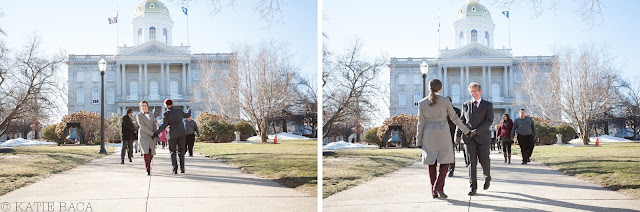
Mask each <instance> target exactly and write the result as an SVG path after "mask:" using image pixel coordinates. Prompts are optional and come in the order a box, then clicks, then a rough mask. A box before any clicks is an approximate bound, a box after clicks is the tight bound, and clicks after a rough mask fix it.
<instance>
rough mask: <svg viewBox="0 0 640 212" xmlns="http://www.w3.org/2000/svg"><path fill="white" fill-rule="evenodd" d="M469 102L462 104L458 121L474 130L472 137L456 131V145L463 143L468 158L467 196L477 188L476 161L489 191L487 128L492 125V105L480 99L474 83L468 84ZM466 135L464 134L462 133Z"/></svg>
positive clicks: (479, 93)
mask: <svg viewBox="0 0 640 212" xmlns="http://www.w3.org/2000/svg"><path fill="white" fill-rule="evenodd" d="M469 94H470V95H471V98H472V99H471V100H469V101H467V102H465V103H464V104H462V116H461V117H460V119H461V120H462V122H464V123H465V125H466V126H468V128H469V129H471V130H475V132H476V133H475V134H473V135H463V132H464V131H462V130H461V129H460V128H458V129H457V131H456V143H459V142H460V140H462V141H464V148H465V149H466V151H467V157H469V162H470V166H469V183H470V184H471V186H470V187H471V190H470V191H469V193H468V195H469V196H473V195H475V194H476V191H477V188H478V179H477V175H478V168H477V166H478V161H480V165H481V166H482V172H483V174H484V176H485V178H484V187H483V188H484V190H487V189H489V185H490V182H491V171H490V169H491V164H490V159H489V154H490V152H491V151H490V148H491V135H490V132H489V128H490V127H491V124H492V123H493V104H492V103H491V102H488V101H486V100H483V99H482V97H481V96H482V87H481V86H480V84H478V83H476V82H472V83H471V84H469ZM464 134H466V133H464Z"/></svg>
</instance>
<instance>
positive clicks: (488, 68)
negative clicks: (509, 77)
mask: <svg viewBox="0 0 640 212" xmlns="http://www.w3.org/2000/svg"><path fill="white" fill-rule="evenodd" d="M487 73H488V75H489V84H488V86H489V87H488V88H489V89H487V91H488V92H487V93H488V94H489V99H491V96H492V95H493V93H492V92H493V81H491V66H487Z"/></svg>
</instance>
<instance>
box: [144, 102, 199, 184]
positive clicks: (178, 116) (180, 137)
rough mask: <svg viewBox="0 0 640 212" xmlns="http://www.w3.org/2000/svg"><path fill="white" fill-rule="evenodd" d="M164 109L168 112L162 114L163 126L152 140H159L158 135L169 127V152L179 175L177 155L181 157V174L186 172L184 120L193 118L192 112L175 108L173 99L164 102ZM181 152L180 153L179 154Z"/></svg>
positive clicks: (175, 170) (174, 168) (154, 134)
mask: <svg viewBox="0 0 640 212" xmlns="http://www.w3.org/2000/svg"><path fill="white" fill-rule="evenodd" d="M164 107H165V108H167V111H166V112H164V114H162V125H161V126H160V128H158V129H157V130H156V131H155V132H154V133H153V136H151V137H152V138H154V139H155V138H157V137H158V135H159V134H160V133H161V132H162V131H163V130H164V129H166V128H167V127H169V130H167V136H168V137H169V138H168V139H169V152H171V164H172V165H173V174H178V162H177V161H176V154H178V157H180V173H184V172H185V170H184V169H185V168H184V148H185V137H184V136H185V129H184V122H182V119H183V118H187V117H190V116H191V110H190V109H189V110H187V112H186V113H185V112H183V111H182V110H181V109H176V108H174V107H173V101H171V99H166V100H164ZM178 152H179V153H178Z"/></svg>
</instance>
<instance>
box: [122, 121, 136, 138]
mask: <svg viewBox="0 0 640 212" xmlns="http://www.w3.org/2000/svg"><path fill="white" fill-rule="evenodd" d="M121 126H122V140H123V141H127V140H135V138H134V137H135V134H136V133H135V131H136V127H135V126H134V125H133V121H131V117H129V116H128V115H124V116H122V124H121Z"/></svg>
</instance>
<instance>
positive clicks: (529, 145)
mask: <svg viewBox="0 0 640 212" xmlns="http://www.w3.org/2000/svg"><path fill="white" fill-rule="evenodd" d="M515 133H517V134H518V137H517V138H518V145H519V146H520V152H521V153H522V164H527V163H529V162H531V154H532V153H533V147H535V143H534V138H535V137H536V125H535V123H534V122H533V119H531V117H529V116H527V115H526V113H525V111H524V108H523V109H520V117H518V118H516V120H515V121H513V129H511V137H512V138H513V137H514V134H515Z"/></svg>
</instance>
